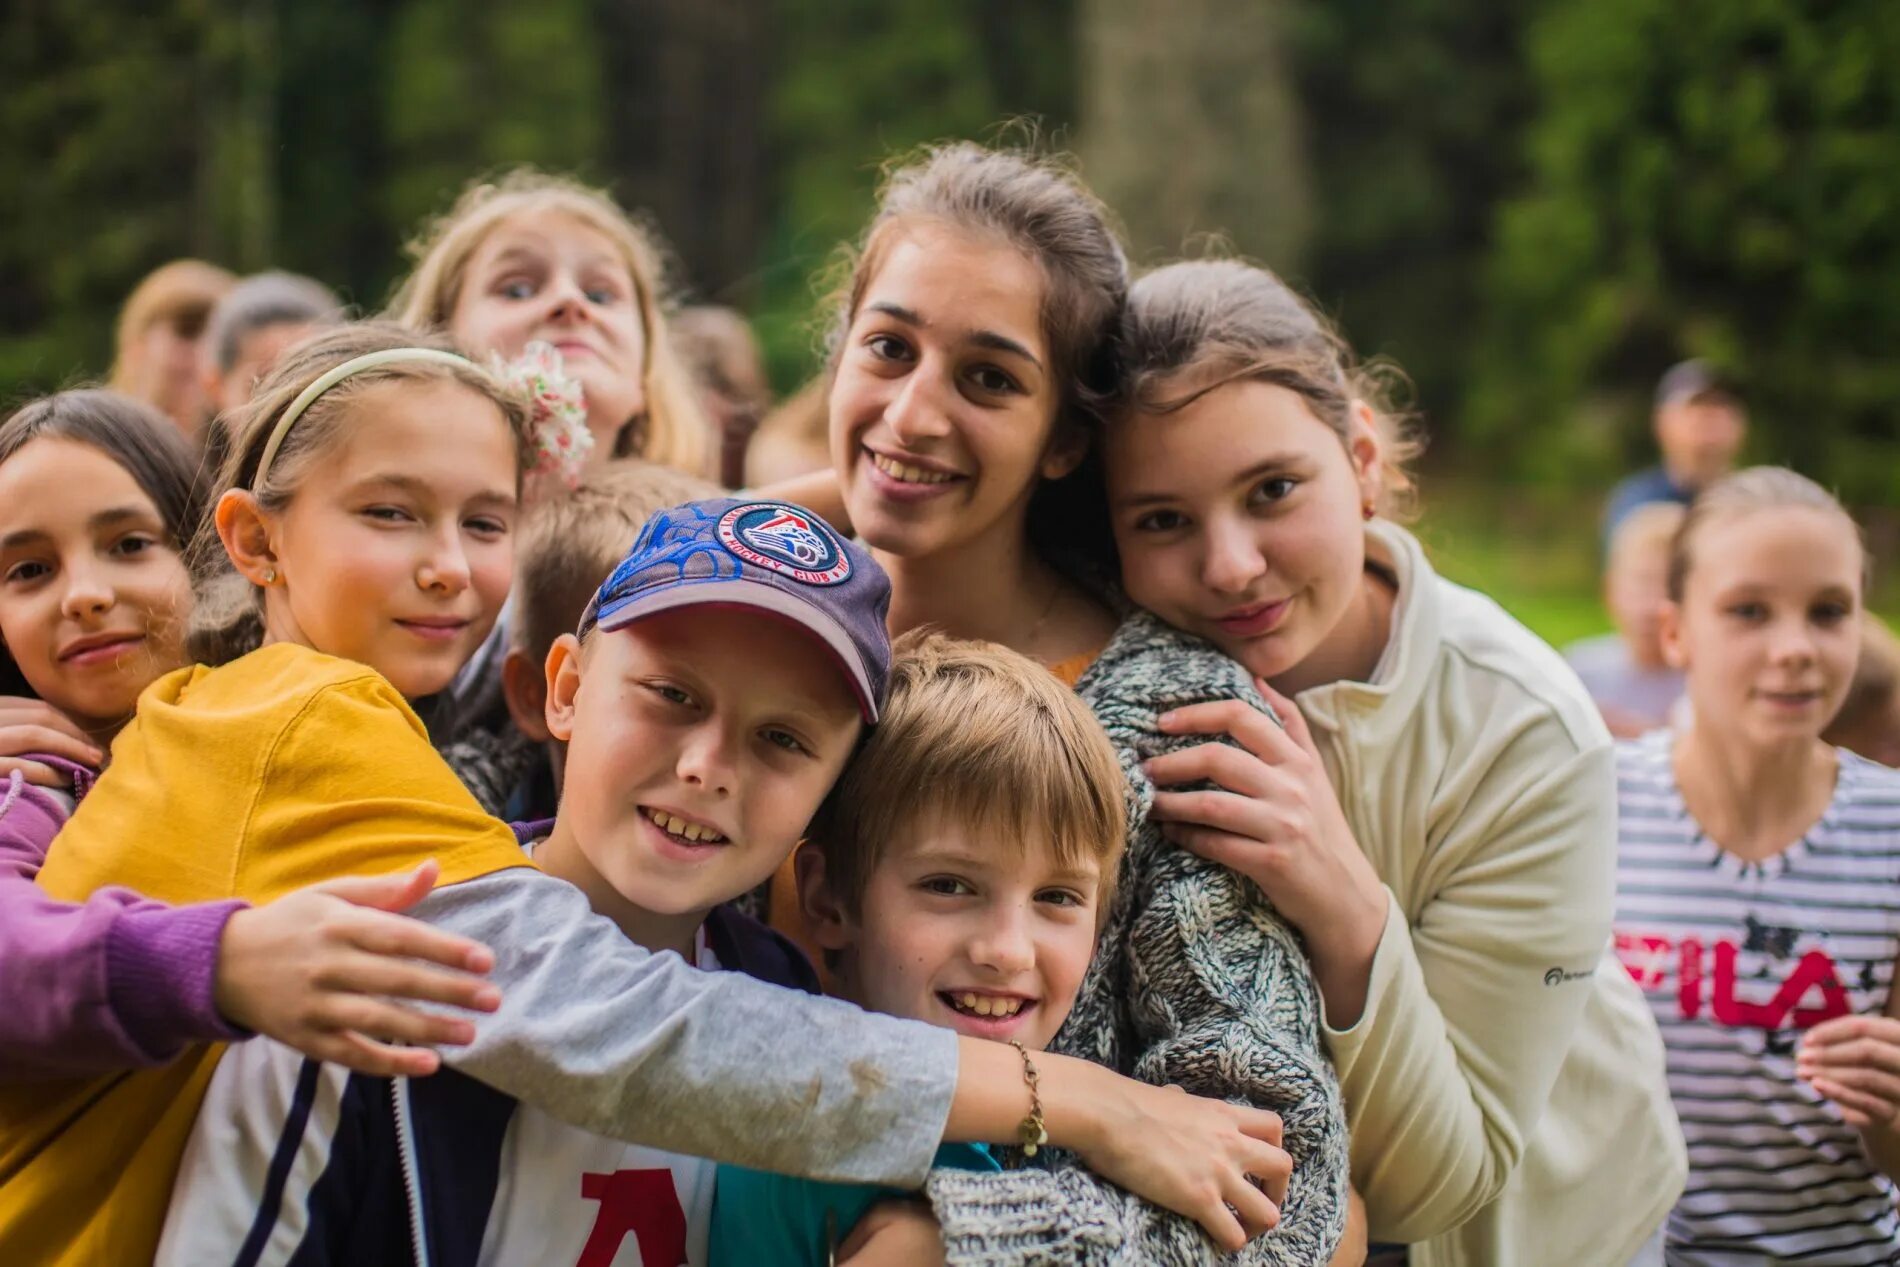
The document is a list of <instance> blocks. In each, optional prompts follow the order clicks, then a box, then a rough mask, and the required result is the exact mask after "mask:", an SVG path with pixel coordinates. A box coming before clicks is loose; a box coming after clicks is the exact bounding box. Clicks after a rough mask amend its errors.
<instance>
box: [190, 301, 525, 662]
mask: <svg viewBox="0 0 1900 1267" xmlns="http://www.w3.org/2000/svg"><path fill="white" fill-rule="evenodd" d="M412 347H413V348H431V349H435V350H437V351H443V352H447V351H452V350H453V349H452V348H451V347H450V346H449V342H448V340H447V339H445V338H443V337H441V336H440V335H427V334H418V333H417V332H416V331H414V330H408V329H404V328H403V327H401V326H398V325H395V324H393V323H390V322H386V321H362V322H356V323H354V324H350V325H343V326H339V327H337V328H336V329H334V330H329V331H326V332H324V333H322V334H318V335H315V336H313V337H312V338H310V339H307V340H305V341H304V342H302V343H300V344H298V345H297V346H296V347H294V348H292V349H291V350H290V351H288V352H286V353H285V354H284V357H283V359H282V360H281V361H279V362H278V364H277V366H276V368H274V369H273V370H272V371H271V372H270V373H269V374H268V375H266V376H265V378H264V381H263V382H262V383H260V384H259V385H258V388H257V393H256V395H254V396H253V397H252V398H251V401H250V403H249V404H247V405H245V406H244V407H243V408H241V409H236V410H233V411H231V412H230V413H228V414H226V415H224V418H225V421H226V424H227V427H228V435H229V441H228V447H227V449H226V450H225V452H224V455H223V460H222V462H221V463H220V466H219V469H218V471H217V472H216V473H215V476H214V481H213V484H212V487H211V489H210V492H209V494H208V495H207V497H206V499H205V505H206V506H208V507H216V506H217V504H218V501H219V499H220V498H222V497H223V496H224V494H225V493H227V492H229V491H231V490H232V489H248V490H251V491H252V492H253V493H254V495H255V496H256V498H257V501H258V504H259V505H260V506H262V507H263V508H264V509H266V510H273V511H274V510H280V509H282V508H283V507H284V506H286V505H288V504H289V502H290V499H291V498H292V497H293V496H294V495H295V493H296V491H297V488H298V486H299V485H301V484H302V483H303V481H304V479H305V477H306V476H307V475H308V474H309V472H310V469H311V468H312V467H313V466H314V465H315V464H316V463H317V462H318V461H320V460H321V459H323V458H324V457H325V456H327V455H328V454H330V453H331V452H333V451H334V450H335V449H336V447H337V445H338V444H339V443H340V442H341V440H342V439H343V437H344V435H345V434H347V432H348V418H349V414H350V404H351V402H352V401H354V400H355V399H356V398H357V397H359V396H361V395H362V394H363V393H364V392H366V391H369V390H370V389H372V388H375V387H379V386H382V385H385V384H389V383H398V382H441V381H444V380H447V381H451V382H456V383H460V384H461V385H462V386H464V387H467V388H469V389H470V390H471V391H474V392H476V393H477V394H479V395H480V396H482V397H484V398H485V399H487V400H488V401H489V402H490V403H492V404H493V405H494V406H495V408H496V409H498V410H500V411H501V415H502V418H503V420H504V421H505V422H506V423H507V425H508V429H509V431H510V433H511V434H512V435H513V437H514V440H515V449H516V481H517V484H519V480H520V472H521V471H522V470H523V469H525V466H526V462H527V457H528V452H529V434H528V429H529V422H528V406H527V402H526V401H524V400H523V399H522V398H521V397H520V396H518V395H517V394H516V393H515V392H514V391H513V390H512V389H511V388H509V387H508V386H507V385H505V384H504V383H502V382H501V380H500V379H498V378H496V377H495V376H494V375H493V374H490V373H489V372H488V371H487V370H485V369H483V368H481V367H480V366H478V365H476V364H474V363H472V362H467V363H458V364H448V363H445V362H441V361H423V360H416V361H393V362H390V363H388V364H385V365H377V366H373V367H371V368H369V369H365V370H362V371H360V372H358V373H355V374H352V375H350V376H349V377H348V378H346V379H344V380H343V381H342V382H340V383H338V384H336V386H334V387H332V388H330V389H329V390H328V391H326V392H324V393H323V394H322V395H320V396H318V397H317V398H316V399H315V400H314V401H312V402H311V403H310V405H309V407H308V408H306V409H305V410H304V411H303V413H302V414H301V415H299V416H298V418H297V420H296V422H295V424H294V425H293V426H292V427H291V428H290V430H289V431H287V432H286V433H285V434H284V437H283V440H282V443H281V445H280V446H279V447H278V449H277V453H276V456H275V457H274V458H272V460H271V464H270V469H269V470H268V471H267V472H266V473H265V476H264V479H263V481H262V483H259V482H258V479H257V474H258V467H259V465H260V464H261V462H262V460H263V456H264V450H265V447H266V446H267V444H268V443H269V441H270V437H271V433H272V431H273V430H275V428H276V426H277V421H278V419H279V418H281V417H282V416H283V414H284V411H285V410H286V409H288V408H290V406H291V404H292V403H293V402H294V401H295V400H296V399H297V398H298V397H299V396H300V395H302V394H303V391H304V389H305V388H306V387H308V386H310V384H312V383H314V382H316V381H317V379H319V378H321V377H322V376H323V375H324V374H326V373H328V372H329V371H330V370H333V369H335V368H336V367H337V366H339V365H342V364H343V363H344V362H346V361H353V360H355V359H356V358H357V357H359V356H366V355H368V354H369V353H371V352H384V351H390V350H393V349H396V348H412ZM188 560H189V562H190V563H191V565H192V570H193V572H194V574H195V575H196V577H197V580H198V602H197V606H196V608H195V609H194V611H193V613H192V622H191V628H190V630H189V632H188V634H187V648H188V650H189V651H190V654H191V656H192V658H193V659H195V660H198V661H201V662H203V663H206V664H222V663H224V662H226V661H228V660H233V659H236V658H237V657H238V656H241V655H244V654H246V653H247V652H250V651H253V650H256V648H257V646H258V645H259V643H260V642H261V640H262V638H263V632H264V624H263V608H262V604H261V602H260V599H261V597H262V591H261V590H259V589H258V588H257V587H256V586H254V585H252V584H251V583H250V582H249V581H247V580H245V579H244V578H243V577H242V576H240V575H239V574H238V573H237V572H236V571H235V570H234V569H233V568H232V567H231V566H230V563H229V559H228V558H227V557H226V555H225V553H224V544H223V542H222V541H221V540H220V539H219V537H218V527H217V522H216V516H215V514H207V515H205V517H204V519H203V520H202V522H201V523H200V525H199V529H198V534H197V538H196V540H195V541H194V542H193V543H192V546H191V549H190V551H189V553H188Z"/></svg>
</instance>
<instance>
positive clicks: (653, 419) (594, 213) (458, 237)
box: [387, 167, 712, 475]
mask: <svg viewBox="0 0 1900 1267" xmlns="http://www.w3.org/2000/svg"><path fill="white" fill-rule="evenodd" d="M547 211H551V212H558V213H560V214H562V215H565V216H570V217H572V218H573V219H575V220H578V221H580V222H581V223H582V224H584V225H586V226H587V227H588V228H590V229H594V230H597V231H598V232H600V233H602V234H604V235H606V236H607V237H608V238H609V239H611V240H612V241H613V243H614V244H615V245H616V246H618V247H619V248H620V252H621V255H622V257H623V258H624V259H625V261H626V265H627V272H628V274H629V275H630V276H631V277H632V278H633V287H634V292H635V298H636V301H637V303H638V304H639V308H640V324H641V326H642V327H643V328H644V330H645V332H646V363H645V365H644V366H643V367H642V375H643V381H644V384H645V388H646V416H645V425H644V427H642V426H640V425H638V424H639V421H640V420H639V419H629V420H627V425H625V426H624V427H623V428H622V430H621V432H620V434H619V438H618V439H617V440H616V442H615V446H614V452H613V456H615V457H633V456H637V457H643V458H645V459H647V460H648V461H649V462H658V463H659V464H660V465H662V466H670V467H673V468H674V469H675V470H681V471H688V472H691V473H693V474H695V475H699V474H704V473H706V472H707V471H709V470H711V463H712V458H711V454H710V446H709V445H708V443H707V435H708V427H707V424H706V420H705V417H704V415H703V414H702V412H701V410H700V407H699V400H698V397H697V395H696V394H695V392H694V389H693V382H692V379H691V377H690V376H689V375H688V374H687V372H686V368H685V366H684V365H682V364H681V362H680V359H679V356H678V354H677V352H676V351H675V350H674V348H673V344H672V340H671V338H670V336H669V335H668V332H667V323H666V311H667V305H668V296H667V293H666V290H665V265H664V255H663V252H662V251H661V249H660V247H659V245H658V243H657V240H656V238H655V235H654V234H653V233H652V232H651V231H650V230H648V229H647V228H645V227H643V226H642V225H640V224H638V223H636V222H635V221H634V220H633V218H632V217H630V216H629V215H628V214H627V212H626V211H624V210H622V208H621V207H620V205H619V204H618V203H616V202H615V201H614V200H613V198H612V197H611V196H610V195H609V194H607V193H606V192H605V191H604V190H600V189H594V188H592V187H590V186H588V185H584V184H582V183H581V182H579V181H577V180H573V179H570V178H569V177H566V176H555V175H551V174H549V173H547V172H541V171H536V170H535V169H533V168H530V167H519V168H516V169H514V170H513V171H510V172H507V173H505V174H503V175H502V176H501V177H500V178H498V179H496V180H492V181H476V182H474V183H472V184H470V185H469V186H468V188H466V189H464V190H463V191H462V194H461V196H460V197H458V198H457V199H456V200H455V205H454V206H452V207H450V208H449V211H448V214H446V215H443V216H441V217H439V218H437V219H435V220H432V221H430V222H429V224H428V225H427V226H426V227H425V228H424V229H423V232H422V233H421V235H420V236H418V237H417V238H416V239H415V240H414V241H412V242H411V243H410V244H409V247H408V250H409V254H410V255H411V256H412V257H413V258H414V259H415V261H416V264H415V268H414V269H413V270H412V271H411V272H410V274H409V276H408V277H407V278H405V279H404V280H403V282H402V283H401V285H399V286H398V287H397V289H396V292H395V295H394V296H393V297H392V298H391V299H390V302H389V309H388V314H387V315H388V316H390V317H392V318H393V319H395V320H397V321H400V322H401V323H402V324H404V325H406V326H409V327H411V328H413V329H417V330H443V329H446V328H447V327H448V324H449V319H450V317H451V316H453V315H454V312H455V306H456V304H457V302H458V301H459V300H460V299H461V295H462V284H463V282H464V281H466V280H467V273H468V262H469V260H470V259H472V258H473V257H474V255H475V252H476V250H477V249H478V248H480V246H481V244H482V242H483V241H484V240H486V239H487V237H488V235H489V234H490V233H492V232H494V230H495V229H496V227H497V226H499V225H500V224H502V223H503V222H504V221H506V220H509V219H512V218H513V217H516V216H523V215H533V214H536V213H539V212H547ZM464 350H465V351H471V352H474V351H481V350H482V349H464Z"/></svg>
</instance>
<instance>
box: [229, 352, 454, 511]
mask: <svg viewBox="0 0 1900 1267" xmlns="http://www.w3.org/2000/svg"><path fill="white" fill-rule="evenodd" d="M395 361H434V362H436V363H437V364H438V365H460V366H464V367H466V368H468V369H472V370H480V368H481V367H480V366H478V365H476V364H475V362H473V361H471V360H469V359H468V358H467V357H465V356H457V355H456V354H455V353H453V352H444V351H441V350H440V349H438V348H384V349H383V350H382V351H381V352H368V353H365V354H364V355H362V356H359V357H357V358H355V359H354V360H349V361H345V362H343V364H341V365H339V366H337V367H336V368H335V369H332V370H330V371H328V372H326V373H325V374H323V375H322V376H321V377H319V378H318V379H317V381H316V382H314V383H312V384H310V386H308V387H306V388H304V389H303V390H302V391H301V392H298V393H297V399H295V400H293V401H291V402H290V408H288V409H286V410H284V416H283V417H281V418H279V419H278V420H277V425H276V426H275V427H272V428H271V433H270V439H269V440H266V441H265V442H264V456H263V457H262V458H260V459H258V463H257V475H256V477H255V478H254V479H252V480H251V492H252V493H261V492H263V490H264V477H265V476H267V475H269V474H270V464H271V463H272V462H273V461H275V460H276V458H277V450H278V449H280V448H282V447H283V443H284V437H285V436H287V435H289V434H290V428H291V425H292V424H293V423H295V422H296V421H297V419H298V418H299V417H301V416H302V415H303V412H304V410H306V409H308V408H310V406H311V405H312V404H313V403H314V402H315V401H316V399H317V397H319V396H321V395H323V393H325V392H327V391H329V390H330V389H331V388H332V387H335V386H336V385H337V384H338V383H340V382H342V381H343V380H344V379H346V378H348V377H349V376H350V375H352V374H360V373H361V372H362V371H364V370H369V369H375V368H376V367H377V366H378V365H389V364H391V363H392V362H395Z"/></svg>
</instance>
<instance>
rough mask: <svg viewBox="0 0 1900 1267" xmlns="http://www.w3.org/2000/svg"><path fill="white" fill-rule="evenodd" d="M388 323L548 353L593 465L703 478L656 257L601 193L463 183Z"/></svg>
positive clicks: (527, 174) (488, 346) (695, 415)
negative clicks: (575, 401)
mask: <svg viewBox="0 0 1900 1267" xmlns="http://www.w3.org/2000/svg"><path fill="white" fill-rule="evenodd" d="M411 252H412V254H414V256H415V257H416V267H415V270H414V271H413V272H412V273H411V274H410V275H409V277H408V278H407V280H405V281H404V282H403V283H402V285H401V286H400V287H399V288H398V290H397V292H396V296H395V298H394V300H393V301H392V302H391V304H390V315H391V316H392V317H394V318H395V319H396V320H398V321H400V322H402V323H403V324H404V325H407V326H410V327H411V328H413V329H417V330H443V331H446V332H447V333H448V334H449V336H450V337H451V338H453V339H454V341H455V343H456V345H457V346H459V347H461V348H462V349H463V350H464V351H466V352H468V353H469V354H470V355H471V356H475V357H477V358H478V359H483V360H485V359H486V358H488V357H489V356H491V355H494V356H499V357H501V358H502V359H503V360H512V359H514V358H515V357H517V356H520V355H521V353H522V351H523V349H525V348H526V347H527V345H528V344H529V343H530V342H534V341H540V342H544V343H549V344H552V345H553V346H554V347H555V348H556V349H557V350H558V351H560V353H561V355H562V360H563V363H564V364H565V366H566V368H567V370H568V371H569V372H570V373H571V374H573V376H574V377H575V378H577V379H578V380H579V381H580V383H581V386H582V388H583V389H584V391H585V392H586V396H587V423H588V428H589V430H591V431H592V432H593V433H594V439H595V444H594V451H593V455H592V456H593V461H594V462H596V463H599V462H604V461H607V460H609V459H611V458H616V457H627V456H638V457H643V458H646V459H647V460H648V461H651V462H657V463H660V464H661V465H663V466H670V467H673V468H675V469H677V470H681V471H686V472H688V473H689V474H694V475H710V474H711V473H712V462H713V455H712V445H711V443H710V441H709V431H708V428H707V424H706V421H705V418H704V416H703V414H702V412H701V410H700V407H699V404H698V402H697V398H696V395H695V393H694V390H693V387H692V383H691V381H690V379H689V378H688V376H687V373H686V370H685V368H684V367H683V366H682V364H681V362H680V361H679V359H678V357H677V355H676V354H675V352H674V350H673V347H672V343H671V340H670V339H669V338H668V335H667V328H666V320H665V315H664V314H665V298H666V297H665V294H664V291H663V289H662V280H663V279H662V270H661V266H660V252H659V250H658V249H657V248H656V247H655V245H654V242H653V239H652V237H651V236H650V235H649V234H648V233H647V231H646V230H644V229H643V228H641V227H640V226H639V225H637V224H635V223H634V222H633V221H632V220H631V219H630V218H629V217H628V216H627V214H626V212H624V211H622V210H621V209H620V207H619V206H617V205H616V204H615V203H614V201H613V200H612V199H611V198H610V197H609V196H608V195H607V194H605V193H603V192H601V191H599V190H595V189H590V188H588V187H587V186H585V185H582V184H580V183H578V182H576V181H573V180H570V179H567V178H565V177H559V176H550V175H546V174H543V173H541V172H536V171H533V170H532V169H526V168H524V169H520V170H517V171H513V172H510V173H508V174H507V175H505V176H503V177H502V178H501V179H499V180H497V181H495V182H493V183H487V182H479V183H476V184H473V185H471V186H469V188H468V189H467V190H465V191H464V192H463V194H462V196H461V197H460V198H459V199H458V200H457V201H456V203H455V205H454V207H453V208H451V209H450V211H449V212H448V214H447V215H445V216H443V217H442V218H441V219H440V220H437V221H435V222H434V223H432V224H431V225H429V226H428V228H427V229H426V230H425V231H424V233H423V234H422V236H421V237H420V238H418V239H417V240H416V242H415V243H414V244H413V245H412V247H411Z"/></svg>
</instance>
